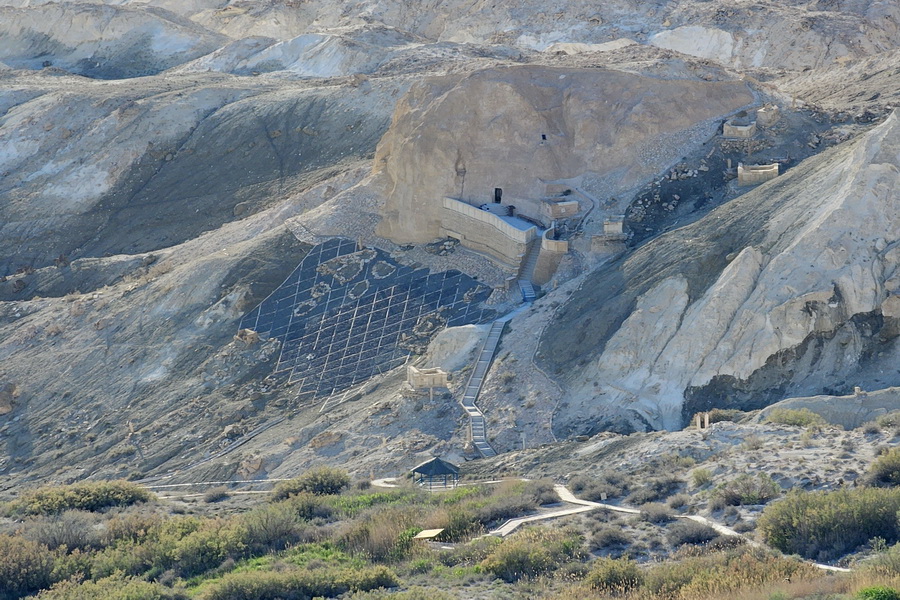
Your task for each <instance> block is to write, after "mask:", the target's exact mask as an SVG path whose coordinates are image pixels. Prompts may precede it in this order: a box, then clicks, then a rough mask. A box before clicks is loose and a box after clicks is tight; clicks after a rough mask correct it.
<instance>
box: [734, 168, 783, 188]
mask: <svg viewBox="0 0 900 600" xmlns="http://www.w3.org/2000/svg"><path fill="white" fill-rule="evenodd" d="M778 167H779V165H778V163H772V164H770V165H747V166H746V167H745V166H744V165H743V163H738V167H737V175H738V185H757V184H759V183H763V182H765V181H769V180H770V179H775V178H776V177H778V174H779V173H778Z"/></svg>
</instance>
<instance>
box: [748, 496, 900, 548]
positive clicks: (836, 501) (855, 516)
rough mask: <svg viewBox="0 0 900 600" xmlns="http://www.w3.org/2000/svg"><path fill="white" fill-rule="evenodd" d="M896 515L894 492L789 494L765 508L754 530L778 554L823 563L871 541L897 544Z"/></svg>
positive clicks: (897, 502) (898, 500)
mask: <svg viewBox="0 0 900 600" xmlns="http://www.w3.org/2000/svg"><path fill="white" fill-rule="evenodd" d="M898 510H900V489H897V488H856V489H840V490H836V491H832V492H824V491H823V492H801V491H792V492H791V493H790V494H788V496H787V497H786V498H785V499H784V500H782V501H780V502H776V503H774V504H772V505H771V506H768V507H766V509H765V511H763V514H762V516H760V518H759V520H758V521H757V528H758V529H759V531H760V532H761V533H762V536H763V539H764V540H765V541H766V543H768V544H770V545H771V546H773V547H775V548H777V549H779V550H781V551H782V552H786V553H789V554H800V555H801V556H804V557H806V558H815V559H817V560H828V559H832V558H837V557H839V556H842V555H843V554H846V553H847V552H850V551H852V550H854V549H855V548H857V547H858V546H861V545H862V544H865V543H866V542H868V541H869V540H871V539H872V538H874V537H882V538H884V539H885V540H886V541H887V542H888V543H894V542H896V541H898V540H900V528H898V523H897V511H898Z"/></svg>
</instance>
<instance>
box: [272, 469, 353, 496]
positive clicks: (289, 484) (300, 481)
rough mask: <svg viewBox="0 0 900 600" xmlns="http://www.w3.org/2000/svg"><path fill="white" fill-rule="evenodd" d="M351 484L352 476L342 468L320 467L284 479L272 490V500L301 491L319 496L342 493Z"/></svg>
mask: <svg viewBox="0 0 900 600" xmlns="http://www.w3.org/2000/svg"><path fill="white" fill-rule="evenodd" d="M349 485H350V476H349V475H348V474H347V472H346V471H344V470H342V469H334V468H332V467H319V468H317V469H312V470H310V471H307V472H306V473H304V474H303V475H301V476H300V477H297V478H296V479H291V480H289V481H282V482H280V483H279V484H278V485H276V486H275V489H274V490H273V491H272V500H273V501H275V502H277V501H279V500H284V499H285V498H288V497H290V496H293V495H295V494H299V493H300V492H309V493H310V494H316V495H318V496H324V495H329V494H340V493H341V491H342V490H344V489H346V488H347V487H349Z"/></svg>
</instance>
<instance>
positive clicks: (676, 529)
mask: <svg viewBox="0 0 900 600" xmlns="http://www.w3.org/2000/svg"><path fill="white" fill-rule="evenodd" d="M717 537H719V534H718V533H716V530H715V529H713V528H712V527H710V526H709V525H705V524H703V523H698V522H697V521H692V520H690V519H682V520H680V521H679V522H677V523H675V524H673V525H671V526H670V527H669V530H668V531H667V532H666V540H668V542H669V543H670V544H672V545H673V546H682V545H684V544H705V543H707V542H711V541H712V540H714V539H716V538H717Z"/></svg>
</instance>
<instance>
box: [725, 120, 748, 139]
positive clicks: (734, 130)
mask: <svg viewBox="0 0 900 600" xmlns="http://www.w3.org/2000/svg"><path fill="white" fill-rule="evenodd" d="M722 135H723V136H724V137H727V138H737V139H747V138H752V137H753V136H754V135H756V122H755V121H754V122H753V123H750V124H749V125H736V124H734V123H732V122H731V121H727V122H726V123H725V124H724V125H723V126H722Z"/></svg>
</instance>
